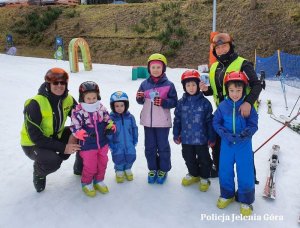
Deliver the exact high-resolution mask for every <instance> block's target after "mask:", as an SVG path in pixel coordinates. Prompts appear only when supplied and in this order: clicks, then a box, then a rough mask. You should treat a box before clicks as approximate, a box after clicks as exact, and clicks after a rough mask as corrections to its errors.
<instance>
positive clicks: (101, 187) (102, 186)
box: [94, 181, 109, 194]
mask: <svg viewBox="0 0 300 228" xmlns="http://www.w3.org/2000/svg"><path fill="white" fill-rule="evenodd" d="M94 188H95V189H96V190H98V191H99V192H101V193H103V194H105V193H108V192H109V190H108V187H107V186H106V184H105V183H104V182H103V181H98V182H94Z"/></svg>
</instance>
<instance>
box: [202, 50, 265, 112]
mask: <svg viewBox="0 0 300 228" xmlns="http://www.w3.org/2000/svg"><path fill="white" fill-rule="evenodd" d="M238 59H239V60H238ZM236 60H237V61H239V62H240V60H243V61H242V64H241V65H240V64H235V63H236V62H235V61H236ZM234 62H235V63H234ZM231 64H233V65H231ZM228 68H229V69H230V70H231V71H242V72H244V73H245V74H246V76H247V78H248V80H249V87H250V88H251V89H250V92H249V94H247V96H246V97H245V99H244V101H246V102H248V103H249V104H251V105H253V104H254V103H255V101H256V100H257V99H258V97H259V94H260V92H261V89H262V88H261V83H260V81H259V79H258V77H257V75H256V72H255V70H254V68H253V64H252V63H251V62H249V61H247V60H245V59H243V58H241V57H239V56H238V55H237V54H236V53H233V54H232V55H230V56H229V59H228V61H226V62H222V61H220V60H218V62H216V63H214V64H213V65H212V67H211V69H210V81H211V80H212V78H213V79H214V82H215V86H216V91H214V90H213V89H212V86H209V87H208V90H207V91H205V92H203V94H204V95H205V96H211V95H213V96H214V100H215V103H216V106H217V107H218V105H219V104H220V103H221V101H223V100H224V98H225V93H224V92H223V91H224V89H223V87H224V83H223V82H224V76H225V72H227V69H228ZM212 84H213V83H211V85H212Z"/></svg>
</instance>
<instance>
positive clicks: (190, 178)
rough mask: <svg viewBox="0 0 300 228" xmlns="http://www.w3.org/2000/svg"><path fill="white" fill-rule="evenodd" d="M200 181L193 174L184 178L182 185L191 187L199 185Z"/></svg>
mask: <svg viewBox="0 0 300 228" xmlns="http://www.w3.org/2000/svg"><path fill="white" fill-rule="evenodd" d="M199 181H200V177H194V176H192V175H191V174H189V173H188V174H187V175H186V176H185V177H184V178H182V181H181V184H182V185H183V186H189V185H192V184H194V183H197V182H199Z"/></svg>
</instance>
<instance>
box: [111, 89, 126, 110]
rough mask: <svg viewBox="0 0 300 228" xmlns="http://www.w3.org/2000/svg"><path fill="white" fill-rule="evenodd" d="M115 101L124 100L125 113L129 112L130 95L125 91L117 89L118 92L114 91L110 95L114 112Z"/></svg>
mask: <svg viewBox="0 0 300 228" xmlns="http://www.w3.org/2000/svg"><path fill="white" fill-rule="evenodd" d="M115 102H124V104H125V110H124V113H125V112H127V110H128V108H129V100H128V96H127V94H126V93H125V92H122V91H117V92H114V93H113V94H112V95H111V96H110V108H111V110H112V111H113V112H116V111H115V106H114V103H115Z"/></svg>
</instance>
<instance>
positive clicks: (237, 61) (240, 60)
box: [209, 57, 250, 107]
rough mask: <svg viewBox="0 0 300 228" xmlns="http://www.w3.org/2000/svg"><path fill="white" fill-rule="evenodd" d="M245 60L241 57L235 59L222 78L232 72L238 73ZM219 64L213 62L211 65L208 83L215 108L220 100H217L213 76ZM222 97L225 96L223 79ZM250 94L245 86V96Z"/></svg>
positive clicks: (248, 88)
mask: <svg viewBox="0 0 300 228" xmlns="http://www.w3.org/2000/svg"><path fill="white" fill-rule="evenodd" d="M245 60H246V59H244V58H242V57H237V58H236V59H235V60H234V61H233V62H232V63H231V64H230V65H229V66H228V67H227V69H226V72H225V74H224V78H225V75H226V74H228V73H230V72H232V71H240V70H241V68H242V65H243V62H244V61H245ZM218 64H219V62H215V63H213V64H212V66H211V68H210V71H209V83H210V86H211V88H212V91H213V98H214V101H215V104H216V106H217V107H218V105H219V104H220V100H219V98H218V92H217V86H216V80H215V74H216V69H217V67H218ZM222 87H223V96H224V97H225V95H226V90H225V86H224V79H223V86H222ZM249 93H250V87H249V86H247V88H246V94H249Z"/></svg>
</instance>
